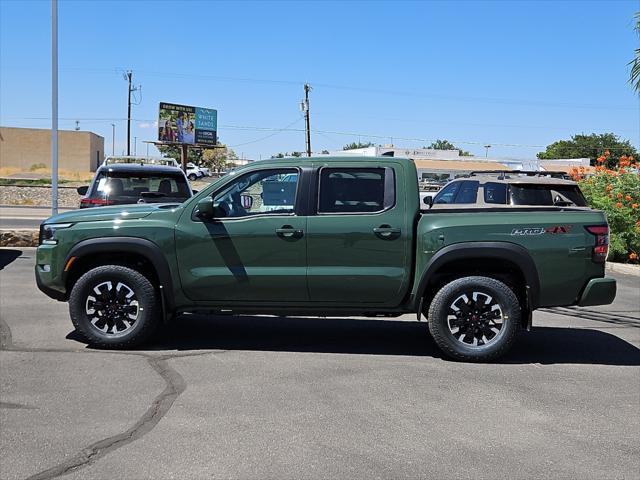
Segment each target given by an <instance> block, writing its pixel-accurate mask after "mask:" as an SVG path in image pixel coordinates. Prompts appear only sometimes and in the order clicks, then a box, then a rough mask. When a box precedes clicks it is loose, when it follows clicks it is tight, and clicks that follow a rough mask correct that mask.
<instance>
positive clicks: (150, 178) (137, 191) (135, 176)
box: [89, 172, 191, 203]
mask: <svg viewBox="0 0 640 480" xmlns="http://www.w3.org/2000/svg"><path fill="white" fill-rule="evenodd" d="M190 197H191V189H190V188H189V185H188V184H187V181H186V179H185V178H184V175H182V174H181V173H158V172H101V173H100V174H98V176H97V177H96V180H95V182H94V185H93V189H92V191H91V194H90V195H89V198H103V199H108V200H109V201H110V202H117V203H143V202H149V203H154V202H179V203H181V202H183V201H185V200H186V199H188V198H190Z"/></svg>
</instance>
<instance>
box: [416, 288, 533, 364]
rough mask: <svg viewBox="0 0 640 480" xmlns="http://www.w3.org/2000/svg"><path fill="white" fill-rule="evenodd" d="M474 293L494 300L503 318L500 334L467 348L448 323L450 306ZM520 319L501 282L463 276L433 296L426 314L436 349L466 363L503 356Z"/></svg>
mask: <svg viewBox="0 0 640 480" xmlns="http://www.w3.org/2000/svg"><path fill="white" fill-rule="evenodd" d="M476 291H477V292H480V293H482V294H484V293H486V294H488V295H491V296H492V297H493V298H495V299H496V300H497V302H498V303H499V306H500V309H501V311H502V313H503V317H504V319H503V320H502V328H501V334H500V335H498V336H497V337H496V338H495V340H493V341H490V342H489V343H487V344H486V345H482V346H472V345H467V344H465V343H463V342H461V341H460V340H458V339H457V338H456V337H455V336H454V334H453V333H452V331H451V329H450V328H449V323H448V322H449V320H448V315H449V314H450V312H451V310H450V307H451V305H452V304H453V303H454V302H455V301H456V299H458V298H459V297H460V296H461V295H463V294H465V293H468V292H476ZM520 317H521V307H520V304H519V302H518V298H517V297H516V295H515V293H513V291H512V290H511V289H510V288H509V287H507V286H506V285H505V284H504V283H502V282H500V281H498V280H495V279H493V278H489V277H481V276H471V277H463V278H459V279H457V280H454V281H452V282H450V283H448V284H446V285H445V286H444V287H442V288H441V289H440V290H439V291H438V293H436V295H435V296H434V297H433V300H432V301H431V305H430V306H429V311H428V314H427V318H428V322H429V331H430V332H431V336H432V337H433V339H434V341H435V342H436V344H437V345H438V347H439V348H440V350H442V352H443V353H444V354H445V355H446V356H448V357H450V358H452V359H455V360H461V361H467V362H488V361H492V360H496V359H497V358H499V357H501V356H502V355H504V354H505V353H507V351H509V349H510V348H511V346H512V345H513V343H514V341H515V338H516V335H517V333H518V331H519V329H520ZM502 330H503V331H502Z"/></svg>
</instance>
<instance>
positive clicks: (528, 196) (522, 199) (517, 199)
mask: <svg viewBox="0 0 640 480" xmlns="http://www.w3.org/2000/svg"><path fill="white" fill-rule="evenodd" d="M509 191H510V197H511V205H549V206H554V205H555V206H576V207H585V206H586V205H587V201H586V200H585V198H584V196H583V195H582V192H581V191H580V188H578V186H577V185H511V186H510V188H509Z"/></svg>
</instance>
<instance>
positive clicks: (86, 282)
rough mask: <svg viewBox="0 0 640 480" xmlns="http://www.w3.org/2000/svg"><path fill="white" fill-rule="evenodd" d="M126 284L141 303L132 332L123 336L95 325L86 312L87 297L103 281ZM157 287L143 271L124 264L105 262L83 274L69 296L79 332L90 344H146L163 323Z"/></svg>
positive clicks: (114, 346)
mask: <svg viewBox="0 0 640 480" xmlns="http://www.w3.org/2000/svg"><path fill="white" fill-rule="evenodd" d="M109 281H111V282H115V283H116V284H117V283H118V282H122V283H124V284H125V285H126V286H128V287H129V288H130V289H131V290H132V291H133V292H134V293H135V298H136V300H137V303H138V318H137V319H136V320H135V322H134V323H133V325H132V326H131V328H130V330H129V331H126V332H125V333H124V334H122V335H120V336H113V335H109V334H108V333H103V332H101V331H100V330H99V329H98V328H97V327H95V326H94V325H93V324H92V323H91V320H90V318H89V317H90V315H88V314H87V310H86V309H87V305H88V303H87V302H88V297H89V296H91V295H94V293H93V289H94V287H96V286H98V285H101V284H103V283H104V282H109ZM159 304H160V299H159V298H158V293H157V292H156V289H155V288H154V286H153V285H152V284H151V282H150V281H149V279H148V278H147V277H145V276H144V275H142V274H141V273H140V272H138V271H136V270H134V269H132V268H128V267H124V266H121V265H104V266H100V267H96V268H93V269H91V270H89V271H88V272H86V273H85V274H84V275H82V276H81V277H80V278H79V279H78V281H77V282H76V283H75V285H74V286H73V289H72V290H71V295H70V296H69V314H70V316H71V321H72V322H73V325H74V326H75V328H76V331H77V332H78V333H80V334H81V335H82V337H84V339H85V340H86V341H87V342H88V343H89V344H91V345H93V346H96V347H101V348H109V349H127V348H132V347H135V346H137V345H140V344H142V343H144V342H145V341H146V340H148V339H149V337H151V335H152V334H153V333H154V331H155V330H156V328H157V327H158V325H159V323H160V315H161V307H160V305H159Z"/></svg>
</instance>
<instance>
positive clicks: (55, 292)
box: [35, 245, 67, 301]
mask: <svg viewBox="0 0 640 480" xmlns="http://www.w3.org/2000/svg"><path fill="white" fill-rule="evenodd" d="M61 272H62V267H61V265H60V260H59V259H58V255H56V245H40V246H39V247H38V250H37V251H36V266H35V275H36V285H38V288H39V289H40V291H41V292H42V293H44V294H45V295H46V296H48V297H51V298H53V299H55V300H60V301H65V300H66V299H67V292H66V291H65V287H64V281H63V280H62V278H61V277H60V273H61Z"/></svg>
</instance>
